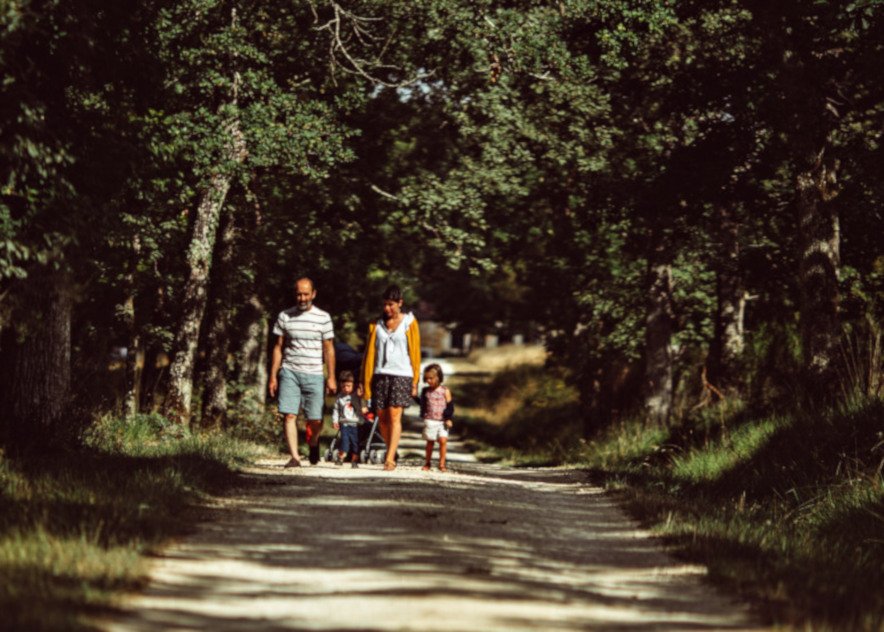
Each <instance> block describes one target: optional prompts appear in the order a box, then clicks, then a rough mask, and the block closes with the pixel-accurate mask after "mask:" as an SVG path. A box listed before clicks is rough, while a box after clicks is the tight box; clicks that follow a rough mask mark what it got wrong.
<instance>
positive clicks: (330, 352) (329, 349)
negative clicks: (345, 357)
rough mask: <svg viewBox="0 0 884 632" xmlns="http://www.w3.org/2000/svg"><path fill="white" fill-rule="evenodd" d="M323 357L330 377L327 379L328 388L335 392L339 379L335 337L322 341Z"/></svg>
mask: <svg viewBox="0 0 884 632" xmlns="http://www.w3.org/2000/svg"><path fill="white" fill-rule="evenodd" d="M322 359H323V360H324V361H325V366H326V368H327V369H328V378H327V379H326V381H325V383H326V388H328V392H329V393H335V392H336V391H337V390H338V381H337V379H335V343H334V339H333V338H329V339H327V340H323V341H322Z"/></svg>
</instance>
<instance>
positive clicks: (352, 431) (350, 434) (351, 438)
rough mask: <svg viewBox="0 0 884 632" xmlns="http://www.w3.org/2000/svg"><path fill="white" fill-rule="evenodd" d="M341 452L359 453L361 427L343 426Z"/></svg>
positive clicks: (339, 449)
mask: <svg viewBox="0 0 884 632" xmlns="http://www.w3.org/2000/svg"><path fill="white" fill-rule="evenodd" d="M338 451H339V452H346V453H347V454H358V453H359V426H343V425H342V426H341V446H340V447H339V448H338Z"/></svg>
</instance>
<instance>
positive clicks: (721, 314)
mask: <svg viewBox="0 0 884 632" xmlns="http://www.w3.org/2000/svg"><path fill="white" fill-rule="evenodd" d="M734 214H735V211H734V209H733V208H731V207H728V206H721V207H719V210H718V223H719V234H720V236H721V237H720V240H719V241H720V244H719V245H720V253H721V258H720V259H719V263H718V269H717V271H716V298H717V306H716V313H715V338H714V339H713V342H712V350H711V351H712V353H711V354H710V355H711V362H710V365H711V366H710V376H709V379H710V380H711V382H712V383H713V384H714V385H716V386H718V387H719V388H721V387H722V386H726V385H727V383H728V382H730V381H731V380H733V379H734V377H735V376H736V373H737V370H736V369H737V367H736V366H735V365H736V363H737V361H738V360H739V358H740V356H741V355H742V353H743V348H744V346H745V345H744V339H743V316H744V314H745V306H746V298H745V294H746V293H745V289H744V286H743V279H742V276H741V274H740V261H739V260H740V241H739V238H740V234H739V233H740V231H739V228H740V227H739V222H737V221H736V219H735V217H734Z"/></svg>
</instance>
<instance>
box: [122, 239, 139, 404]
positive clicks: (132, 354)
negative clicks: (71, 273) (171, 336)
mask: <svg viewBox="0 0 884 632" xmlns="http://www.w3.org/2000/svg"><path fill="white" fill-rule="evenodd" d="M140 256H141V240H140V239H139V237H138V235H135V236H134V237H133V238H132V258H133V261H132V262H131V268H130V270H129V273H128V274H127V275H126V281H125V285H126V298H125V300H124V302H123V305H122V308H123V309H122V310H121V313H122V320H123V326H124V328H125V329H126V332H127V336H128V338H129V340H128V343H127V344H126V393H125V395H124V398H123V415H124V416H125V418H126V419H131V418H132V417H134V416H135V415H136V414H138V410H139V401H140V398H141V368H140V367H139V365H138V358H139V355H140V354H141V352H142V350H141V335H140V332H139V331H138V327H137V324H136V322H135V293H136V288H135V268H136V266H137V265H138V258H139V257H140Z"/></svg>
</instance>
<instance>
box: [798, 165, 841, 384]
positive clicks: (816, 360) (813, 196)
mask: <svg viewBox="0 0 884 632" xmlns="http://www.w3.org/2000/svg"><path fill="white" fill-rule="evenodd" d="M835 175H836V174H835V170H834V169H828V168H827V167H826V165H825V163H824V162H823V153H822V152H820V154H819V155H818V157H817V160H816V163H815V164H814V165H812V166H811V168H809V169H806V170H805V171H803V172H801V173H799V174H798V176H797V178H796V182H795V189H796V207H797V212H798V233H799V247H800V248H801V252H800V276H799V279H800V285H801V341H802V348H803V356H804V366H805V370H806V372H807V376H808V378H809V387H810V388H811V392H817V393H820V392H821V390H820V389H823V390H826V385H827V384H831V380H830V378H831V376H832V372H833V368H834V367H833V362H834V360H835V357H836V353H837V350H838V343H839V339H840V336H841V323H840V319H839V314H838V303H839V292H838V270H839V266H840V259H841V257H840V227H839V223H838V214H837V212H836V211H835V209H834V206H833V205H832V204H828V203H827V202H828V201H829V200H830V199H832V198H833V197H834V191H833V186H834V184H835Z"/></svg>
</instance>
